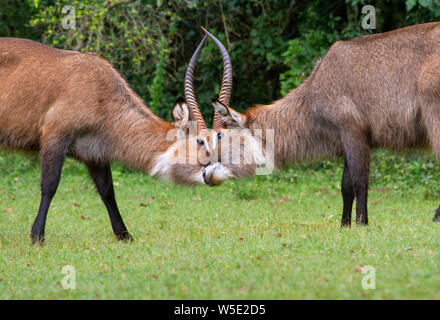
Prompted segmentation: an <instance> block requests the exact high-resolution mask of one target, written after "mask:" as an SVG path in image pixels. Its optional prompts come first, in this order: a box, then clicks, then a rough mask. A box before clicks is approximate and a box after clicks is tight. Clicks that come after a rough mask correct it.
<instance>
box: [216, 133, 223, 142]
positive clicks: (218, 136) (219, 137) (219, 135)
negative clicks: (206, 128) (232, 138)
mask: <svg viewBox="0 0 440 320" xmlns="http://www.w3.org/2000/svg"><path fill="white" fill-rule="evenodd" d="M222 137H223V132H219V133H217V139H218V140H220V139H221V138H222Z"/></svg>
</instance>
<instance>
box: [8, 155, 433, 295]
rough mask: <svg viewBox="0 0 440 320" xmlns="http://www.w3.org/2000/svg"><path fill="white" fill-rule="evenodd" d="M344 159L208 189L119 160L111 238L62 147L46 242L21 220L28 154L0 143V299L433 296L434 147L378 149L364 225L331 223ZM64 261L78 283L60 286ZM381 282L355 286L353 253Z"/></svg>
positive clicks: (33, 191)
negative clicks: (115, 231)
mask: <svg viewBox="0 0 440 320" xmlns="http://www.w3.org/2000/svg"><path fill="white" fill-rule="evenodd" d="M341 172H342V161H341V160H337V161H321V162H318V161H317V162H313V163H309V164H303V165H299V166H295V167H294V168H293V169H290V170H284V171H282V172H281V173H276V174H274V175H271V176H265V177H257V178H255V179H250V180H243V181H228V182H227V183H224V184H223V185H222V186H220V187H217V188H208V187H203V186H201V187H197V188H188V187H181V186H173V185H169V184H167V183H165V182H158V181H155V180H153V179H151V178H150V177H148V176H145V175H143V174H141V173H138V172H135V171H131V170H129V169H127V168H126V167H124V166H121V165H114V166H113V174H114V180H115V184H116V187H115V189H116V196H117V199H118V203H119V207H120V209H121V212H122V215H123V217H124V219H125V222H126V224H127V226H128V229H129V231H130V232H131V233H132V235H133V236H134V238H135V241H134V242H133V243H131V244H122V243H118V242H117V241H116V240H115V239H114V238H113V235H112V232H111V227H110V223H109V219H108V217H107V213H106V211H105V208H104V206H103V204H102V203H101V201H100V199H99V197H98V195H97V194H96V193H95V192H94V190H93V186H92V183H91V181H90V179H89V178H88V176H87V173H86V170H85V168H84V167H83V166H82V165H81V164H79V163H77V162H75V161H73V160H68V161H67V163H66V165H65V167H64V169H63V175H62V179H61V184H60V187H59V189H58V192H57V194H56V196H55V199H54V201H53V204H52V206H51V209H50V211H49V216H48V223H47V227H46V245H45V246H44V247H38V246H37V247H32V246H31V244H30V240H29V238H28V233H29V230H30V227H31V224H32V222H33V219H34V218H35V215H36V212H37V209H38V203H39V164H38V159H37V158H36V157H33V156H25V155H21V154H17V153H14V154H7V153H5V152H2V153H0V175H1V177H2V179H1V181H0V298H1V299H29V298H31V299H33V298H38V299H65V298H67V299H70V298H72V299H106V298H111V299H139V298H141V299H225V298H231V299H315V298H319V299H345V298H348V299H365V298H366V299H398V298H428V299H432V298H437V299H438V298H440V255H439V253H440V223H432V222H431V219H432V217H433V212H434V210H435V208H437V206H438V204H439V202H440V192H439V188H438V187H437V184H438V182H440V169H439V166H438V165H437V164H436V161H435V160H434V158H433V157H432V156H431V155H426V154H424V155H396V154H394V153H386V152H382V151H378V152H376V153H375V154H374V157H373V161H372V176H371V187H370V198H369V208H370V226H369V227H366V228H359V227H355V226H354V227H353V228H352V229H342V228H340V227H339V224H340V218H341V208H342V199H341V196H340V186H339V182H340V177H341ZM65 265H71V266H73V267H74V268H75V270H76V289H74V290H65V289H63V288H62V286H61V280H62V279H63V277H64V274H62V273H61V270H62V268H63V267H64V266H65ZM366 265H370V266H373V267H374V268H375V270H376V289H374V290H365V289H363V288H362V285H361V282H362V278H363V277H364V276H365V274H363V273H362V272H360V271H361V269H362V266H366Z"/></svg>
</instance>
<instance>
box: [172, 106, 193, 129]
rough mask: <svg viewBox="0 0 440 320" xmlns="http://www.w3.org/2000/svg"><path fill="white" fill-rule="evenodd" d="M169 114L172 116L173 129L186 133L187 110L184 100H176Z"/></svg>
mask: <svg viewBox="0 0 440 320" xmlns="http://www.w3.org/2000/svg"><path fill="white" fill-rule="evenodd" d="M171 114H172V116H173V125H174V127H176V128H177V129H178V130H183V131H186V130H187V129H188V128H189V121H190V120H189V109H188V106H187V104H186V101H185V99H183V98H178V99H177V100H176V102H174V106H173V110H172V111H171Z"/></svg>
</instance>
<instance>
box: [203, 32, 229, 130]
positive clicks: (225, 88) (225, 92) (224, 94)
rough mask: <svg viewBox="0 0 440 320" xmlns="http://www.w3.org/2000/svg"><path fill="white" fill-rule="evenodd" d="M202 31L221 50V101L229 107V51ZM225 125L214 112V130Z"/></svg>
mask: <svg viewBox="0 0 440 320" xmlns="http://www.w3.org/2000/svg"><path fill="white" fill-rule="evenodd" d="M202 30H203V31H204V32H205V33H206V35H207V36H208V37H210V38H211V39H212V40H213V41H214V42H215V44H216V45H217V47H218V48H219V50H220V53H221V55H222V59H223V78H222V85H221V88H220V95H219V101H220V102H221V103H223V104H224V105H225V106H227V107H228V106H229V101H230V100H231V92H232V62H231V58H230V57H229V54H228V50H226V48H225V46H224V45H223V44H222V43H221V42H220V40H218V39H217V38H216V37H214V36H213V35H212V34H211V33H210V32H209V31H208V30H206V29H205V28H203V27H202ZM222 127H223V124H222V122H221V120H220V115H219V114H218V113H217V112H214V121H213V123H212V128H213V129H219V128H222Z"/></svg>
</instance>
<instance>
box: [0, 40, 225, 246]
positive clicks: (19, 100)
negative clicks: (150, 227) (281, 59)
mask: <svg viewBox="0 0 440 320" xmlns="http://www.w3.org/2000/svg"><path fill="white" fill-rule="evenodd" d="M205 39H206V37H205V38H204V39H203V40H202V42H201V43H200V45H199V47H198V48H197V50H196V51H195V52H194V55H193V57H192V59H191V62H190V64H189V66H188V70H187V75H186V81H185V96H186V97H187V99H188V104H187V103H186V102H185V100H184V99H178V100H177V101H176V103H175V105H174V107H173V110H172V115H173V119H174V121H173V123H170V122H167V121H165V120H163V119H161V118H159V117H157V116H156V115H155V114H154V113H153V112H152V111H151V110H150V109H149V108H148V107H147V106H146V105H145V104H144V102H143V101H142V100H141V99H140V98H139V97H138V96H137V95H136V94H135V93H134V92H133V91H132V90H131V89H130V87H129V86H128V84H127V83H126V81H125V80H124V79H123V78H122V77H121V76H120V75H119V73H118V72H117V71H116V70H115V69H114V68H113V67H112V65H111V64H110V63H109V62H108V61H107V60H105V59H103V58H101V57H100V56H99V55H97V54H93V53H80V52H75V51H66V50H59V49H55V48H52V47H49V46H46V45H43V44H40V43H37V42H33V41H30V40H24V39H16V38H0V83H1V86H0V144H1V145H2V146H4V147H6V148H9V149H21V150H30V151H36V152H38V151H39V152H40V159H41V202H40V207H39V210H38V214H37V217H36V219H35V222H34V224H33V226H32V230H31V234H30V235H31V238H32V241H33V243H36V242H39V243H41V242H43V241H44V231H45V223H46V217H47V212H48V209H49V205H50V203H51V200H52V198H53V196H54V195H55V192H56V190H57V186H58V183H59V180H60V174H61V168H62V166H63V161H64V159H65V157H68V156H69V157H73V158H76V159H78V160H81V161H82V162H84V163H85V164H86V166H87V168H88V170H89V172H90V175H91V177H92V179H93V181H94V183H95V185H96V189H97V191H98V193H99V194H100V196H101V198H102V201H103V202H104V204H105V207H106V208H107V211H108V214H109V217H110V221H111V225H112V228H113V232H114V234H115V235H116V237H117V238H118V239H120V240H123V239H130V238H131V236H130V234H129V233H128V231H127V228H126V226H125V224H124V222H123V220H122V217H121V215H120V213H119V210H118V207H117V204H116V201H115V195H114V189H113V182H112V174H111V170H110V163H111V162H112V161H119V162H122V163H126V164H128V165H129V166H131V167H134V168H138V169H140V170H143V171H144V172H146V173H148V174H150V175H153V176H161V177H164V178H168V179H169V180H171V181H172V182H176V183H182V184H204V183H206V184H211V183H210V182H209V181H211V180H213V181H217V180H219V179H220V180H221V179H224V178H223V174H224V172H223V168H222V166H221V165H220V164H218V163H216V164H212V165H211V164H210V163H209V159H208V160H207V161H204V163H201V162H200V161H198V159H199V157H198V153H199V151H200V150H199V149H201V148H202V146H203V148H202V149H203V152H202V154H204V153H206V148H208V147H209V146H210V142H209V141H208V140H210V139H209V138H210V136H209V134H208V133H207V131H206V130H204V129H206V124H205V122H204V120H203V117H202V116H201V113H200V111H199V110H198V107H197V104H196V103H195V99H194V93H193V88H192V74H193V69H194V64H195V61H196V59H197V55H198V53H199V51H200V48H201V46H202V45H203V42H204V40H205ZM190 120H192V122H193V123H195V124H196V125H195V126H196V127H197V128H198V129H197V132H196V135H194V136H189V135H188V130H189V125H190ZM173 129H177V131H178V132H177V133H178V134H176V136H180V137H181V138H180V139H178V138H176V139H172V138H170V136H171V135H170V131H171V130H173ZM197 133H198V134H197ZM201 133H203V134H201ZM182 136H183V137H184V138H182ZM193 145H194V146H195V147H194V148H193V147H192V146H193ZM179 150H190V151H188V152H186V153H181V152H178V151H179ZM179 157H183V158H184V159H179ZM190 157H192V158H194V159H195V161H190V160H191V159H189V158H190ZM217 175H219V177H220V178H217V177H216V176H217Z"/></svg>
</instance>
